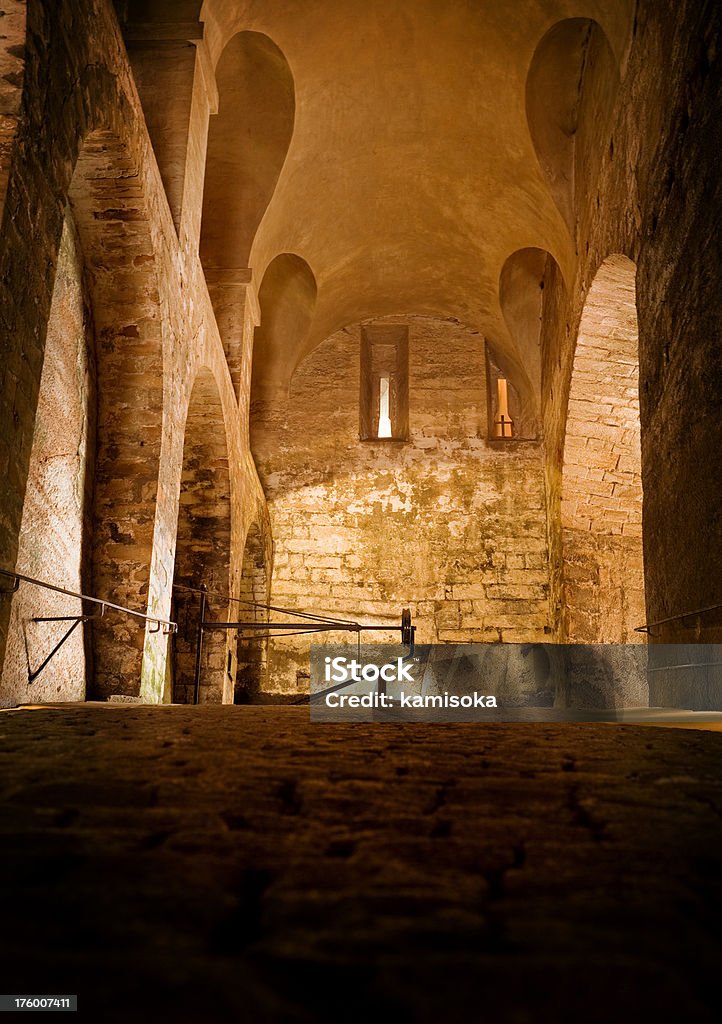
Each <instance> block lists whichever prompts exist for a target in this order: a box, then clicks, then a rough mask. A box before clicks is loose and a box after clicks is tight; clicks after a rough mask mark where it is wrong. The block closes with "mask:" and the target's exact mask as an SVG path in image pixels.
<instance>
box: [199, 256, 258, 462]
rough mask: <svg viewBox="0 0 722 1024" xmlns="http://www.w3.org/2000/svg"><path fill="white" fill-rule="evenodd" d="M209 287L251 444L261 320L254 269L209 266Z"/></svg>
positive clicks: (244, 435)
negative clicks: (253, 376) (253, 375)
mask: <svg viewBox="0 0 722 1024" xmlns="http://www.w3.org/2000/svg"><path fill="white" fill-rule="evenodd" d="M206 281H207V283H208V291H209V294H210V297H211V302H212V303H213V310H214V312H215V314H216V322H217V324H218V331H219V333H220V335H221V341H222V342H223V350H224V352H225V353H226V359H227V361H228V369H229V370H230V372H231V380H232V381H233V390H234V391H235V394H236V398H237V400H238V406H239V410H240V414H241V430H242V435H241V442H242V444H244V445H248V415H249V407H250V395H251V369H252V366H253V332H254V331H255V329H256V327H258V325H259V323H260V322H261V315H260V311H259V306H258V297H257V295H256V288H255V285H254V284H253V279H252V271H251V270H250V269H249V268H247V267H241V268H235V269H224V270H220V269H214V268H209V269H207V270H206Z"/></svg>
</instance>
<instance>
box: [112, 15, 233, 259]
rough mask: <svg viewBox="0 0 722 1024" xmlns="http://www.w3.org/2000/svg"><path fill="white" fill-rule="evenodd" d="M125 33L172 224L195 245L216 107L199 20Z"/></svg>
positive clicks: (130, 29)
mask: <svg viewBox="0 0 722 1024" xmlns="http://www.w3.org/2000/svg"><path fill="white" fill-rule="evenodd" d="M125 38H126V45H127V47H128V55H129V57H130V61H131V64H132V66H133V72H134V76H135V81H136V85H137V87H138V93H139V94H140V99H141V103H142V104H143V113H144V114H145V121H146V125H147V126H148V133H149V134H150V138H151V141H152V143H153V150H154V152H155V157H156V160H157V161H158V168H159V170H160V175H161V178H162V179H163V185H164V186H165V191H166V195H167V196H168V203H169V205H170V210H171V215H172V217H173V223H174V224H175V227H176V231H177V232H178V235H179V237H182V238H183V237H185V238H187V239H188V243H189V245H190V246H191V248H192V250H197V248H198V240H199V238H200V224H201V212H202V207H203V180H204V177H205V169H206V146H207V142H208V118H209V116H210V115H211V114H215V113H217V111H218V90H217V88H216V82H215V73H214V71H213V66H212V62H211V59H210V55H209V52H208V46H207V44H206V42H205V39H204V25H203V23H202V22H198V21H196V22H188V23H185V22H181V23H178V24H172V23H167V24H166V23H151V24H139V23H131V24H129V25H128V26H127V27H126V30H125Z"/></svg>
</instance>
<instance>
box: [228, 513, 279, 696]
mask: <svg viewBox="0 0 722 1024" xmlns="http://www.w3.org/2000/svg"><path fill="white" fill-rule="evenodd" d="M267 555H268V552H267V544H266V543H265V540H264V536H263V532H262V530H261V527H260V526H259V525H258V523H252V524H251V526H250V527H249V529H248V534H247V536H246V544H245V548H244V551H243V571H242V574H241V588H240V594H239V597H240V604H239V605H238V618H239V619H240V620H242V621H249V622H255V623H258V624H259V625H262V624H263V623H266V622H268V618H269V613H268V607H267V605H268V602H269V598H270V582H271V581H270V578H269V572H268V561H267ZM262 633H263V630H258V631H254V630H247V631H246V632H245V633H244V632H243V631H240V632H239V634H238V659H237V666H236V679H235V685H234V692H233V703H234V704H249V703H251V702H252V701H253V700H254V699H255V698H257V697H258V695H259V694H260V693H261V691H262V690H263V689H264V685H265V681H266V674H267V670H268V639H267V638H266V637H263V636H262Z"/></svg>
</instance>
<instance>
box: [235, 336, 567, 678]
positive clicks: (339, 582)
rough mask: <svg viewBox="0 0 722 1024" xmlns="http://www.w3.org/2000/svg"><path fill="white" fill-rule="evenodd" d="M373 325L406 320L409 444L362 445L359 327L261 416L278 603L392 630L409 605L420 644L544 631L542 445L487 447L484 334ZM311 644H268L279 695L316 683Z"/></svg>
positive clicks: (258, 434) (523, 636)
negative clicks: (309, 680) (310, 674)
mask: <svg viewBox="0 0 722 1024" xmlns="http://www.w3.org/2000/svg"><path fill="white" fill-rule="evenodd" d="M374 322H375V323H376V324H378V323H381V322H383V323H384V324H393V323H401V324H408V326H409V381H410V383H409V409H410V413H409V419H410V432H409V441H408V442H397V441H360V440H359V368H360V342H361V326H360V325H355V326H353V327H349V328H347V329H345V330H342V331H339V332H337V333H336V334H334V335H332V336H331V337H330V338H329V339H327V341H325V342H324V343H323V344H322V345H321V346H319V348H318V349H317V350H316V351H315V352H314V353H313V354H312V355H311V356H309V357H307V359H306V360H305V362H304V363H303V364H302V365H301V366H300V368H299V369H298V370H297V371H296V374H295V375H294V377H293V380H292V382H291V388H290V392H289V393H288V395H287V396H286V395H285V394H283V393H281V394H278V395H277V396H276V398H275V399H274V400H273V401H270V400H269V402H268V403H267V404H262V405H260V404H259V405H258V406H257V407H255V409H254V415H253V417H252V421H251V426H252V432H251V440H252V446H253V451H254V454H255V456H256V460H257V463H258V466H259V472H260V475H261V479H262V481H263V486H264V489H265V491H266V494H267V497H268V502H269V509H270V514H271V522H272V526H273V535H274V541H275V545H276V551H275V561H274V573H273V581H272V588H271V592H272V596H273V600H274V602H275V603H276V604H280V605H286V606H291V607H298V608H300V609H303V610H313V611H315V612H317V613H320V614H324V615H330V616H333V615H337V616H339V617H341V618H343V617H349V616H351V617H352V618H358V619H359V620H361V621H366V622H375V623H379V624H386V623H388V624H389V627H390V628H391V627H392V626H395V627H398V626H399V625H400V620H401V610H402V608H404V607H409V608H410V609H411V612H412V616H413V618H414V621H415V623H416V625H417V627H418V632H417V639H418V640H419V642H422V643H435V642H448V643H452V642H463V641H467V642H474V641H481V642H498V641H511V642H518V641H533V640H541V639H543V638H544V637H545V627H546V626H547V625H548V621H549V612H548V567H547V555H546V525H545V515H544V488H543V476H542V452H541V446H540V445H539V444H538V443H536V442H514V441H511V442H507V443H504V442H495V443H492V444H489V443H488V441H487V437H486V432H487V422H488V420H487V409H486V403H487V397H486V370H485V358H484V346H483V340H482V338H481V337H480V336H479V335H478V334H477V333H476V332H473V331H471V330H470V329H469V328H467V327H465V326H463V325H462V324H459V323H458V322H455V321H449V320H439V319H435V318H431V317H387V318H384V320H383V321H374ZM333 636H335V638H336V639H338V640H341V641H343V640H344V639H345V640H347V641H349V640H350V639H353V638H351V637H349V636H348V634H347V635H346V636H345V638H344V637H343V636H342V635H337V634H334V635H333ZM380 636H381V637H383V638H384V640H386V641H387V642H397V641H398V640H399V635H398V631H397V632H389V634H388V636H387V635H386V634H385V633H383V634H380ZM366 639H379V635H377V636H376V637H374V636H373V635H371V634H367V637H366ZM308 643H309V642H308V639H294V640H283V641H281V640H279V641H275V642H274V641H272V642H271V651H270V655H269V663H270V679H269V684H268V685H269V688H270V689H272V690H279V691H288V690H293V689H294V688H295V687H296V682H297V680H298V684H299V685H300V686H304V685H306V673H307V671H308Z"/></svg>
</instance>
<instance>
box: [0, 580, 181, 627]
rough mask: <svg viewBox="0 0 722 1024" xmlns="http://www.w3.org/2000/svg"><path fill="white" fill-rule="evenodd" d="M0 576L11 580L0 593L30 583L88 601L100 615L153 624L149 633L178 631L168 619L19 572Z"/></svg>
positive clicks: (11, 591) (8, 592) (174, 623)
mask: <svg viewBox="0 0 722 1024" xmlns="http://www.w3.org/2000/svg"><path fill="white" fill-rule="evenodd" d="M0 576H6V577H7V578H8V579H11V580H13V587H12V590H5V591H0V593H5V594H11V593H14V592H15V591H16V590H17V589H18V586H19V585H20V583H21V582H23V583H31V584H32V585H33V586H35V587H43V589H45V590H52V591H54V592H55V593H56V594H65V595H66V596H67V597H77V598H78V600H79V601H89V602H90V604H97V605H100V607H101V615H102V614H103V613H104V612H105V610H106V609H108V608H111V609H112V610H113V611H115V612H122V613H123V614H124V615H132V616H133V617H134V618H136V619H142V620H143V621H144V622H153V623H155V626H156V628H155V629H151V630H150V632H151V633H157V632H158V630H159V629H160V628H161V626H162V627H163V632H164V633H166V634H168V633H176V632H177V631H178V624H177V623H176V622H171V620H170V619H158V618H156V617H155V616H154V615H146V614H145V612H137V611H135V609H134V608H126V607H125V606H124V605H122V604H114V603H113V602H112V601H105V600H103V598H100V597H90V596H89V595H88V594H81V593H79V592H78V591H77V590H67V589H66V588H65V587H58V586H56V585H55V584H54V583H48V582H47V581H46V580H39V579H35V577H33V576H24V575H23V574H22V573H20V572H14V571H11V570H10V569H0Z"/></svg>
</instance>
